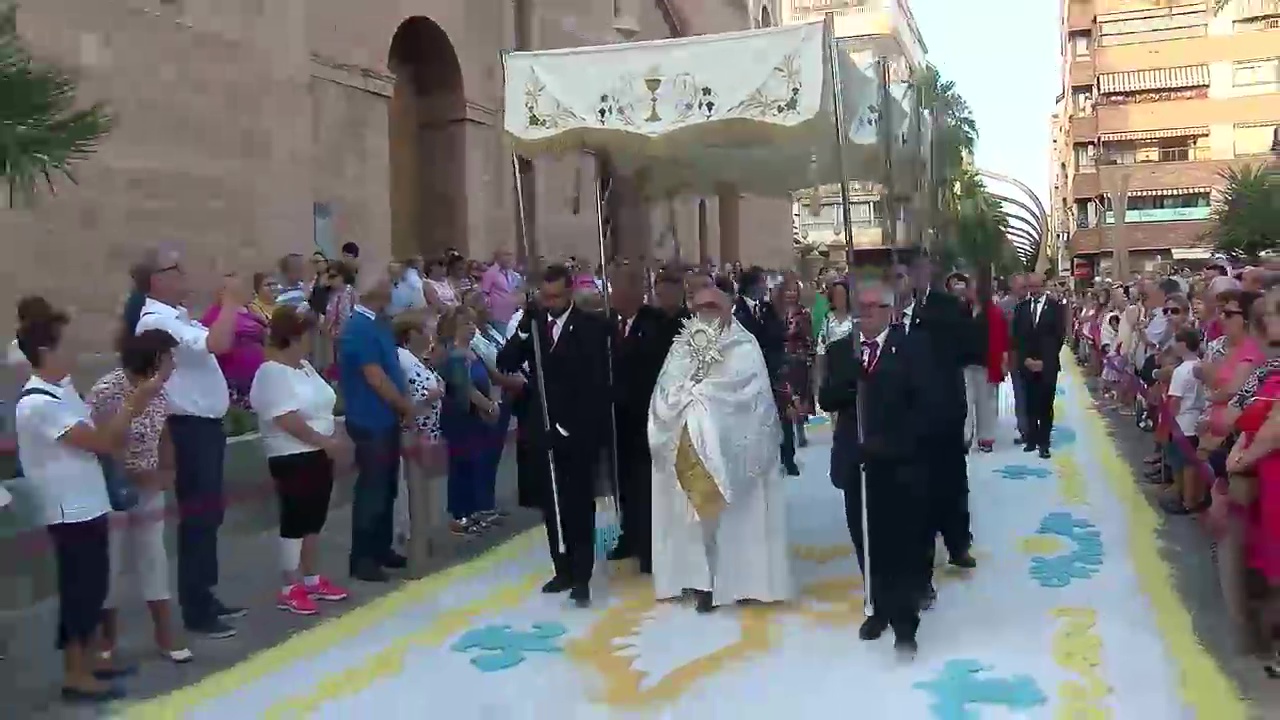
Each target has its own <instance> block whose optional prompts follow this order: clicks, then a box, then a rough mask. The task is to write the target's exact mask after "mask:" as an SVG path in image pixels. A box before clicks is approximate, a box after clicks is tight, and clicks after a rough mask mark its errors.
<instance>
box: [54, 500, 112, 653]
mask: <svg viewBox="0 0 1280 720" xmlns="http://www.w3.org/2000/svg"><path fill="white" fill-rule="evenodd" d="M108 523H109V520H108V515H99V516H98V517H96V518H93V519H92V520H85V521H83V522H73V523H57V524H55V525H50V526H48V528H49V536H50V537H51V538H53V552H54V557H55V558H56V560H57V577H58V639H57V647H58V649H59V650H62V649H64V648H66V646H67V645H68V644H75V645H82V646H83V645H88V644H89V643H90V642H91V641H92V640H93V637H94V635H95V634H96V633H97V630H98V625H99V624H101V622H102V606H103V604H104V603H105V602H106V600H107V585H108V574H109V573H110V558H109V556H108V554H107V542H108V533H109V531H110V527H109V525H108Z"/></svg>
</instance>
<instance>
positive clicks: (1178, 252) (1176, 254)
mask: <svg viewBox="0 0 1280 720" xmlns="http://www.w3.org/2000/svg"><path fill="white" fill-rule="evenodd" d="M1171 252H1172V253H1173V259H1174V260H1208V259H1210V258H1212V257H1213V250H1210V249H1209V248H1172V250H1171Z"/></svg>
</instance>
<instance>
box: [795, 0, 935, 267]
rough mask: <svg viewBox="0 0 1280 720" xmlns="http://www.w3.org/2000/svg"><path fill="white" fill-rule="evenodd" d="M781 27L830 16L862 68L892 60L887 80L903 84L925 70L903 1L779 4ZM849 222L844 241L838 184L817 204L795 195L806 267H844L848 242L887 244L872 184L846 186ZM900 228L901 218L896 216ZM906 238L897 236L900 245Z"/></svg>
mask: <svg viewBox="0 0 1280 720" xmlns="http://www.w3.org/2000/svg"><path fill="white" fill-rule="evenodd" d="M779 2H780V3H781V4H782V7H781V8H780V9H781V12H782V22H783V24H787V25H789V24H794V23H803V22H812V21H814V20H821V19H824V18H830V19H831V21H832V26H833V28H834V30H835V36H836V37H837V38H839V41H840V46H841V48H842V49H844V50H846V51H847V52H849V54H850V55H851V57H852V58H853V60H854V63H855V64H856V65H858V66H859V67H860V68H868V69H869V68H871V67H872V66H873V65H874V63H875V61H876V59H877V58H879V57H884V58H886V59H888V60H889V61H890V71H889V72H890V77H891V79H893V80H895V81H898V80H901V81H905V80H907V79H909V78H911V76H912V75H913V74H914V73H915V71H916V70H918V69H919V68H921V67H923V65H924V63H925V55H926V52H927V49H926V47H925V44H924V39H923V37H922V36H921V35H920V29H919V28H918V27H917V26H916V20H915V16H914V15H912V14H911V6H910V5H909V4H908V2H907V0H779ZM849 192H850V205H849V214H850V222H851V224H852V226H853V237H852V238H845V237H844V225H843V223H844V220H843V215H842V214H841V212H840V186H839V185H830V186H825V187H823V188H821V190H820V194H821V198H820V200H819V202H817V203H815V202H814V201H813V199H812V192H811V191H810V192H805V193H801V194H798V195H797V196H796V202H795V205H794V208H793V211H792V220H793V223H794V226H793V230H794V242H795V245H796V248H797V251H798V253H799V254H800V255H801V258H802V261H803V263H804V264H806V265H811V266H812V265H823V264H829V265H832V266H836V267H843V265H844V261H845V258H846V252H847V250H848V248H849V242H850V240H851V241H852V243H853V247H854V249H855V250H873V249H875V248H882V247H885V246H886V245H887V240H886V238H885V237H884V235H883V231H882V216H883V215H884V204H883V203H881V202H880V201H881V195H880V189H879V186H878V185H877V184H876V183H875V182H871V181H868V180H859V181H857V182H851V183H850V184H849ZM898 222H899V225H900V226H901V225H902V218H901V217H899V218H898ZM905 235H906V233H905V232H899V233H898V237H899V240H900V242H901V240H902V238H904V237H905Z"/></svg>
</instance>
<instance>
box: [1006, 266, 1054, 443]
mask: <svg viewBox="0 0 1280 720" xmlns="http://www.w3.org/2000/svg"><path fill="white" fill-rule="evenodd" d="M1066 334H1067V330H1066V316H1065V314H1064V312H1063V309H1062V304H1061V303H1059V302H1058V301H1057V300H1054V299H1053V298H1051V297H1049V296H1048V295H1046V294H1045V291H1044V275H1041V274H1040V273H1028V274H1027V299H1026V300H1023V301H1022V302H1020V303H1018V307H1017V308H1015V309H1014V311H1013V349H1014V352H1015V353H1017V357H1018V368H1017V372H1019V373H1021V374H1022V380H1023V383H1024V386H1025V387H1026V393H1027V426H1028V429H1029V431H1030V432H1029V433H1028V436H1027V438H1026V441H1027V444H1026V447H1025V448H1023V449H1024V450H1025V451H1026V452H1037V451H1038V452H1039V453H1040V457H1042V458H1046V459H1047V458H1048V457H1049V434H1050V433H1051V432H1052V431H1053V398H1054V395H1055V394H1056V393H1057V388H1058V370H1059V369H1060V367H1059V360H1058V355H1059V353H1061V352H1062V343H1063V342H1065V340H1066Z"/></svg>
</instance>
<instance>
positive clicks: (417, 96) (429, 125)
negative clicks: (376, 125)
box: [387, 17, 469, 258]
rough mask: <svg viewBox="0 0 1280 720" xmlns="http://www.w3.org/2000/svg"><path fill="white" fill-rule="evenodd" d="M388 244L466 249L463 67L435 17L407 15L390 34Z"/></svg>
mask: <svg viewBox="0 0 1280 720" xmlns="http://www.w3.org/2000/svg"><path fill="white" fill-rule="evenodd" d="M387 65H388V67H389V68H390V69H391V72H392V73H394V74H395V76H396V84H395V90H394V91H393V94H392V98H391V103H390V109H389V113H388V114H389V123H388V134H389V139H390V142H389V150H390V157H389V159H388V162H389V163H390V165H391V249H392V253H393V254H394V255H395V257H397V258H403V257H408V256H410V255H425V256H427V257H439V256H441V255H443V254H444V250H445V249H446V248H450V247H452V248H457V249H458V250H459V251H460V252H462V253H467V252H468V250H469V248H468V243H467V197H466V176H467V158H466V141H465V137H464V135H463V132H464V123H465V122H466V108H467V102H466V96H465V95H464V93H463V83H462V66H461V65H460V64H459V63H458V55H457V53H456V52H455V51H454V49H453V43H452V42H450V40H449V36H448V35H446V34H445V32H444V30H442V29H441V28H440V26H439V25H437V24H436V23H435V21H433V20H431V19H429V18H425V17H412V18H409V19H408V20H405V21H404V22H403V23H401V24H400V27H399V28H398V29H397V30H396V33H395V36H394V37H393V38H392V40H391V50H390V52H389V57H388V60H387Z"/></svg>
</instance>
